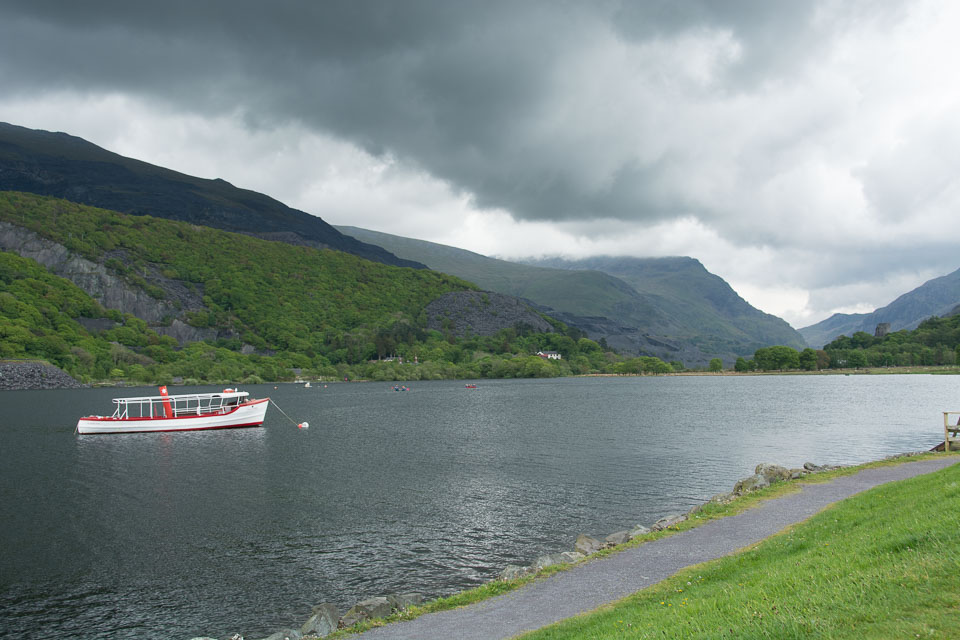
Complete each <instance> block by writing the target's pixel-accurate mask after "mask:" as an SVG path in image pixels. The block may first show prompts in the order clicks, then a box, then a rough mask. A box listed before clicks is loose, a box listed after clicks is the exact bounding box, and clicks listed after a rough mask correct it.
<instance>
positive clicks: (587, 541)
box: [573, 533, 603, 556]
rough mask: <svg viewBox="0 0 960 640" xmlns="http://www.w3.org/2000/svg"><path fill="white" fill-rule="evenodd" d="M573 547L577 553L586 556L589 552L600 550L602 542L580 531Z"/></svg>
mask: <svg viewBox="0 0 960 640" xmlns="http://www.w3.org/2000/svg"><path fill="white" fill-rule="evenodd" d="M573 548H574V549H576V550H577V551H578V552H579V553H582V554H583V555H585V556H588V555H590V554H591V553H596V552H597V551H600V549H603V543H602V542H600V541H599V540H597V539H596V538H591V537H590V536H588V535H587V534H585V533H581V534H580V535H579V536H577V541H576V543H575V544H574V545H573Z"/></svg>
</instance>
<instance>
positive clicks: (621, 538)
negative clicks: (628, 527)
mask: <svg viewBox="0 0 960 640" xmlns="http://www.w3.org/2000/svg"><path fill="white" fill-rule="evenodd" d="M631 537H632V536H631V535H630V532H629V531H617V532H616V533H611V534H610V535H608V536H607V537H606V538H604V541H605V542H606V543H607V544H608V545H611V546H614V547H615V546H617V545H618V544H623V543H625V542H630V538H631Z"/></svg>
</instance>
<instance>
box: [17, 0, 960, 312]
mask: <svg viewBox="0 0 960 640" xmlns="http://www.w3.org/2000/svg"><path fill="white" fill-rule="evenodd" d="M958 33H960V3H957V2H952V1H950V0H942V1H939V0H937V1H929V2H927V1H922V0H917V1H910V2H898V1H895V0H890V1H880V0H878V1H873V2H871V1H861V0H840V1H814V2H801V1H799V0H784V1H782V2H773V1H768V0H753V1H747V0H727V1H724V2H719V1H714V0H690V1H687V2H682V1H673V0H663V1H656V0H648V1H645V2H640V1H637V2H616V1H610V2H605V1H602V0H601V1H597V0H592V1H587V0H584V1H582V2H564V1H562V0H544V1H542V2H537V1H523V0H513V1H510V2H498V1H491V0H483V1H480V2H476V1H466V0H464V1H462V2H455V1H452V0H435V1H429V2H419V1H417V2H414V1H410V0H383V1H379V2H378V1H373V0H364V1H362V2H358V1H353V0H345V1H343V2H329V1H325V2H303V1H296V2H294V1H291V0H271V1H270V2H266V1H264V2H252V1H249V0H230V1H229V2H228V1H225V0H224V1H211V0H204V1H203V2H196V1H195V0H165V1H164V2H156V3H146V2H132V1H130V0H85V1H84V2H74V1H68V0H64V1H60V2H55V1H48V0H24V1H22V2H21V1H19V0H0V87H3V90H2V92H0V120H2V121H6V122H10V123H13V124H18V125H22V126H27V127H31V128H38V129H47V130H53V131H65V132H67V133H71V134H73V135H77V136H80V137H83V138H86V139H87V140H90V141H91V142H94V143H96V144H98V145H100V146H102V147H105V148H107V149H110V150H111V151H115V152H118V153H121V154H123V155H128V156H132V157H135V158H138V159H141V160H145V161H147V162H151V163H154V164H159V165H163V166H166V167H169V168H171V169H175V170H178V171H182V172H185V173H190V174H194V175H199V176H202V177H207V178H214V177H220V178H224V179H226V180H228V181H230V182H232V183H233V184H235V185H237V186H241V187H245V188H250V189H255V190H257V191H262V192H264V193H266V194H268V195H270V196H273V197H274V198H277V199H278V200H281V201H283V202H285V203H287V204H289V205H291V206H293V207H296V208H298V209H302V210H304V211H307V212H309V213H312V214H315V215H318V216H320V217H322V218H323V219H324V220H326V221H327V222H330V223H332V224H351V225H356V226H360V227H366V228H369V229H375V230H379V231H386V232H389V233H395V234H398V235H404V236H409V237H415V238H423V239H427V240H432V241H435V242H441V243H444V244H450V245H454V246H458V247H463V248H466V249H471V250H474V251H478V252H480V253H484V254H487V255H498V256H501V257H521V256H539V255H544V254H554V255H555V254H561V255H566V256H571V257H582V256H588V255H595V254H613V255H631V256H662V255H688V256H693V257H695V258H698V259H699V260H700V261H701V262H703V263H704V265H705V266H706V267H707V268H708V269H709V270H710V271H712V272H714V273H716V274H718V275H720V276H721V277H723V278H725V279H726V280H727V281H728V282H729V283H730V284H731V285H732V286H733V287H734V288H735V289H736V290H737V291H738V292H739V293H740V294H741V295H742V296H743V297H744V298H746V299H747V300H748V301H749V302H751V303H752V304H753V305H754V306H757V307H758V308H760V309H762V310H764V311H767V312H769V313H774V314H777V315H779V316H781V317H783V318H784V319H786V320H787V321H788V322H790V323H791V324H792V325H793V326H795V327H797V328H799V327H803V326H806V325H809V324H812V323H814V322H817V321H819V320H822V319H824V318H826V317H828V316H829V315H830V314H832V313H834V312H836V311H844V312H853V311H870V310H873V309H874V308H875V307H878V306H882V305H885V304H887V303H888V302H890V301H891V300H893V299H894V298H895V297H896V296H898V295H900V294H902V293H904V292H906V291H908V290H910V289H912V288H914V287H916V286H918V285H919V284H921V283H922V282H924V281H926V280H928V279H930V278H932V277H936V276H940V275H944V274H946V273H949V272H951V271H953V270H955V269H957V268H958V267H960V259H958V258H956V257H954V256H955V254H957V253H958V250H957V246H956V240H957V234H956V233H955V229H956V228H957V225H956V222H955V221H956V220H957V212H958V211H960V207H958V205H960V117H958V114H960V82H957V74H958V71H957V69H958V62H960V37H957V34H958Z"/></svg>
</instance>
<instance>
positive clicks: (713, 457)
mask: <svg viewBox="0 0 960 640" xmlns="http://www.w3.org/2000/svg"><path fill="white" fill-rule="evenodd" d="M958 381H960V378H956V377H953V376H926V375H914V376H901V375H891V376H762V377H645V378H603V379H597V378H567V379H559V380H497V381H480V382H478V385H479V388H478V389H476V390H470V389H465V388H464V384H463V382H419V383H412V384H411V390H410V391H408V392H399V393H397V392H394V391H393V390H392V385H388V384H384V383H351V384H343V383H341V384H330V385H329V386H328V387H326V388H324V387H323V385H314V387H313V388H310V389H306V388H303V387H302V386H299V385H296V386H295V385H280V386H279V388H277V389H274V388H273V386H272V385H270V386H261V387H252V388H249V389H248V390H250V391H251V392H253V395H255V396H257V397H263V396H265V395H269V396H271V397H272V398H273V399H274V400H275V401H276V402H277V404H278V405H279V406H280V407H281V408H282V409H283V410H284V411H285V412H286V413H287V414H288V415H289V416H290V417H291V418H292V419H293V420H295V421H297V422H299V421H301V420H307V421H309V422H310V425H311V426H310V428H309V429H308V430H300V429H297V428H296V427H295V426H294V424H292V423H291V422H290V421H288V419H287V418H285V417H284V416H283V415H282V414H281V413H280V412H278V411H277V410H276V409H275V408H273V407H271V408H270V409H269V410H268V412H267V420H266V422H265V423H264V428H260V429H235V430H225V431H210V432H197V433H169V434H131V435H105V436H82V437H81V436H77V435H75V434H74V433H73V429H74V426H75V424H76V419H77V418H78V417H79V416H81V415H88V414H97V413H100V414H102V413H109V411H110V399H111V398H113V397H115V396H118V395H152V391H151V390H150V389H137V390H132V389H130V390H122V391H119V392H118V390H115V389H86V390H70V391H68V390H62V391H17V392H14V391H7V392H3V393H0V399H2V400H3V405H4V411H3V415H4V417H3V420H2V426H0V481H2V482H0V491H2V502H0V549H2V550H3V551H2V555H0V611H2V612H3V614H2V617H0V637H5V638H6V637H9V638H14V637H17V638H20V637H28V636H29V637H52V636H55V637H57V638H74V637H76V638H147V637H153V638H173V639H177V638H183V639H184V640H186V639H187V638H191V637H193V636H197V635H210V636H213V637H225V636H227V635H228V634H230V633H232V632H241V633H243V634H244V635H245V636H246V637H247V638H257V637H262V636H266V635H269V634H270V633H272V632H273V631H276V630H278V629H280V628H283V627H289V626H299V625H300V624H301V623H302V622H303V621H305V620H306V618H307V617H309V615H310V607H311V606H312V605H314V604H316V603H319V602H325V601H326V602H335V603H337V604H338V605H339V606H340V608H341V612H342V611H344V610H345V609H346V608H347V607H348V606H349V605H351V604H352V603H354V602H356V601H357V600H359V599H362V598H364V597H368V596H372V595H382V594H386V593H393V592H403V591H419V592H422V593H424V594H425V595H427V596H438V595H445V594H449V593H452V592H454V591H457V590H460V589H463V588H467V587H471V586H475V585H478V584H480V583H483V582H485V581H488V580H490V579H491V578H493V577H494V576H495V575H496V574H497V573H498V572H499V571H500V569H502V568H503V567H504V566H506V565H507V564H510V563H515V564H528V563H530V562H531V561H533V560H534V558H535V557H536V556H537V555H540V554H543V553H547V552H555V551H564V550H570V549H572V546H573V542H574V540H575V538H576V536H577V534H579V533H589V534H592V535H595V536H598V537H601V536H604V535H606V534H608V533H611V532H614V531H618V530H622V529H626V528H630V527H632V526H633V525H636V524H647V525H649V524H650V523H652V522H653V521H655V520H656V519H658V518H659V517H661V516H663V515H665V514H668V513H676V512H682V511H686V510H687V509H689V508H690V507H691V506H692V505H694V504H696V503H698V502H702V501H703V500H705V499H706V498H708V497H709V496H711V495H712V494H714V493H717V492H720V491H729V490H730V488H731V487H732V486H733V484H734V482H735V481H736V480H737V479H739V478H741V477H744V476H746V475H749V474H751V473H752V471H753V467H754V466H755V465H756V464H757V463H759V462H776V463H781V464H784V465H787V466H791V467H796V466H801V465H802V464H803V463H804V462H806V461H812V462H816V463H818V464H825V463H853V462H861V461H866V460H871V459H876V458H880V457H883V456H885V455H889V454H893V453H899V452H904V451H915V450H920V449H928V448H930V447H931V446H933V445H935V444H937V442H938V440H939V439H941V438H942V416H941V413H940V412H942V411H944V410H957V409H960V398H958V397H957V395H958V394H957V387H958ZM193 390H202V391H213V390H216V389H213V388H212V387H198V388H186V389H180V388H178V389H177V390H176V392H178V393H180V392H185V391H193Z"/></svg>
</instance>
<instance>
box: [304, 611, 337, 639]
mask: <svg viewBox="0 0 960 640" xmlns="http://www.w3.org/2000/svg"><path fill="white" fill-rule="evenodd" d="M339 620H340V613H339V612H338V611H337V607H336V605H333V604H330V603H329V602H321V603H320V604H318V605H316V606H315V607H314V608H313V615H311V616H310V618H309V619H307V621H306V622H304V623H303V626H301V627H300V633H302V634H303V635H305V636H310V635H313V636H321V637H322V636H327V635H330V634H331V633H333V632H334V631H336V630H337V622H338V621H339Z"/></svg>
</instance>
